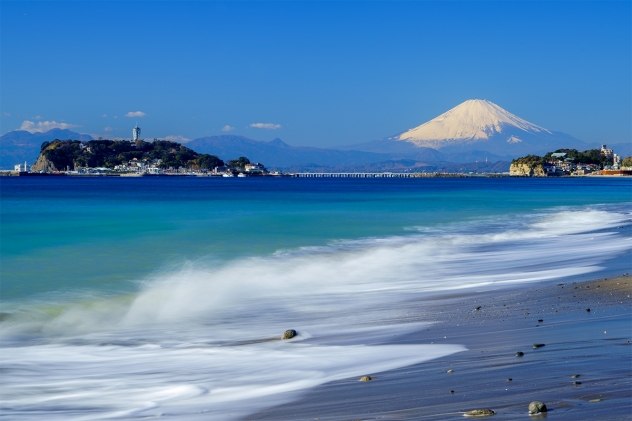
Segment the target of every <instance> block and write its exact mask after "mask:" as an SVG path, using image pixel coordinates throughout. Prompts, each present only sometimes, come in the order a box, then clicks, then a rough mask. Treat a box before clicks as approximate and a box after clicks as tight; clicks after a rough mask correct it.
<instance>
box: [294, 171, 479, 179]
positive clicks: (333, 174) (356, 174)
mask: <svg viewBox="0 0 632 421" xmlns="http://www.w3.org/2000/svg"><path fill="white" fill-rule="evenodd" d="M294 176H295V177H304V178H334V177H344V178H419V177H467V176H468V175H466V174H461V173H399V172H321V173H315V172H303V173H295V174H294Z"/></svg>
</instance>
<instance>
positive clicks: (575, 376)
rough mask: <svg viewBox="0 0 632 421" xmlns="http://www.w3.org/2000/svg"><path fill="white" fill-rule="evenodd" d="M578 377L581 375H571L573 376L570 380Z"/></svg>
mask: <svg viewBox="0 0 632 421" xmlns="http://www.w3.org/2000/svg"><path fill="white" fill-rule="evenodd" d="M579 376H581V374H573V375H572V376H571V379H576V378H578V377H579Z"/></svg>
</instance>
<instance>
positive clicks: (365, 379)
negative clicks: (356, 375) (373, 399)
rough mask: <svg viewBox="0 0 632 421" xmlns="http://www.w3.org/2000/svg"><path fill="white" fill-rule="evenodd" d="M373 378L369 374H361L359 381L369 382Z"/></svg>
mask: <svg viewBox="0 0 632 421" xmlns="http://www.w3.org/2000/svg"><path fill="white" fill-rule="evenodd" d="M373 379H375V377H371V376H362V377H360V381H361V382H370V381H371V380H373Z"/></svg>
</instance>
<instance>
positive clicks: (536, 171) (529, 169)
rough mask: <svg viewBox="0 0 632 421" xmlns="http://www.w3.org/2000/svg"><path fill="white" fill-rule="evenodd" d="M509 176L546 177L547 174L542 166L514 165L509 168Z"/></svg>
mask: <svg viewBox="0 0 632 421" xmlns="http://www.w3.org/2000/svg"><path fill="white" fill-rule="evenodd" d="M509 175H515V176H522V177H546V172H545V171H544V168H543V167H542V164H536V165H529V164H521V163H512V164H511V166H510V167H509Z"/></svg>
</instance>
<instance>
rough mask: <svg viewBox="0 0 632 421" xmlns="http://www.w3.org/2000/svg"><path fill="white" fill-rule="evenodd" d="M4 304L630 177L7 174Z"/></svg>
mask: <svg viewBox="0 0 632 421" xmlns="http://www.w3.org/2000/svg"><path fill="white" fill-rule="evenodd" d="M1 183H2V184H1V194H2V196H1V198H2V207H1V215H0V217H1V221H2V226H1V229H2V243H1V248H0V259H1V261H2V284H1V285H0V296H1V297H2V300H3V301H6V300H16V299H22V298H27V297H29V296H33V295H37V294H40V293H46V292H53V291H73V290H75V289H97V290H101V289H107V290H112V291H119V290H133V289H135V288H136V285H137V284H136V281H138V280H141V279H143V278H144V277H145V276H147V275H150V274H151V273H152V272H154V271H156V270H163V269H164V268H165V267H166V266H174V265H176V266H177V265H181V264H183V263H184V262H185V261H189V260H199V259H204V260H210V261H214V262H217V263H220V262H225V261H227V260H231V259H235V258H238V257H243V256H262V255H268V254H272V253H274V252H276V251H278V250H287V249H295V248H298V247H307V246H322V245H325V244H328V243H330V242H332V241H336V240H349V239H358V238H364V237H387V236H392V235H402V234H403V235H405V234H406V233H408V232H409V229H410V228H411V227H433V226H439V225H441V224H449V223H453V222H462V221H467V220H477V219H480V218H489V217H494V216H506V215H521V214H528V213H531V212H533V211H537V210H542V209H549V208H552V207H562V206H583V205H590V204H608V203H624V202H629V201H630V200H631V197H630V195H631V193H630V182H629V181H628V180H616V179H615V180H613V179H606V180H594V179H572V180H568V179H554V180H551V179H545V180H537V179H511V180H508V179H479V178H473V179H397V180H388V179H374V180H346V179H336V180H314V179H309V180H304V179H300V180H299V179H287V178H284V179H261V178H251V179H245V180H244V179H239V180H232V179H217V178H213V179H208V178H207V179H198V178H142V179H123V178H121V179H111V178H108V179H103V178H96V179H92V178H91V179H79V178H50V177H49V178H38V177H32V178H27V177H21V178H2V179H1Z"/></svg>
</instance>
